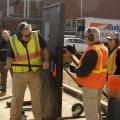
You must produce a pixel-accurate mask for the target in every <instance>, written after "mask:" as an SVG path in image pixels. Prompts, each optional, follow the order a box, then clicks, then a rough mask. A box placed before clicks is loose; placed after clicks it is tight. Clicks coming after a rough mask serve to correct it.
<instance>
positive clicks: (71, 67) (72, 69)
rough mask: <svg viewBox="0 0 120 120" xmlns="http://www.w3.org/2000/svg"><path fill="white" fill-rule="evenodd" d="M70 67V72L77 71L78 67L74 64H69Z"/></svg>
mask: <svg viewBox="0 0 120 120" xmlns="http://www.w3.org/2000/svg"><path fill="white" fill-rule="evenodd" d="M69 67H70V72H72V73H75V71H76V67H75V66H72V65H69Z"/></svg>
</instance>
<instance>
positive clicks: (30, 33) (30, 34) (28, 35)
mask: <svg viewBox="0 0 120 120" xmlns="http://www.w3.org/2000/svg"><path fill="white" fill-rule="evenodd" d="M31 34H32V33H30V34H28V35H24V36H25V37H30V36H31Z"/></svg>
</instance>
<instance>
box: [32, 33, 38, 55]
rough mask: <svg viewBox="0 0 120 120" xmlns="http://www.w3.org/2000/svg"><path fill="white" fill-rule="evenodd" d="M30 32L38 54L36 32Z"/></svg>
mask: <svg viewBox="0 0 120 120" xmlns="http://www.w3.org/2000/svg"><path fill="white" fill-rule="evenodd" d="M32 33H33V38H34V42H35V46H36V51H37V54H38V41H37V36H36V32H32Z"/></svg>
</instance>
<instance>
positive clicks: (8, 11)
mask: <svg viewBox="0 0 120 120" xmlns="http://www.w3.org/2000/svg"><path fill="white" fill-rule="evenodd" d="M7 17H10V0H7Z"/></svg>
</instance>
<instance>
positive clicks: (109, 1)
mask: <svg viewBox="0 0 120 120" xmlns="http://www.w3.org/2000/svg"><path fill="white" fill-rule="evenodd" d="M59 2H64V3H65V21H66V23H65V24H66V26H69V27H71V28H72V26H74V25H75V19H77V18H82V17H97V18H110V19H120V16H119V13H120V8H119V3H120V1H119V0H0V28H1V29H10V30H13V29H15V28H16V25H17V24H18V23H19V22H20V21H23V20H28V21H30V22H33V21H35V20H36V23H37V24H34V23H33V26H34V28H35V29H37V28H38V27H37V26H38V25H39V24H38V23H40V21H41V17H42V9H43V7H44V6H47V5H51V4H56V3H59ZM11 23H12V24H11Z"/></svg>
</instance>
